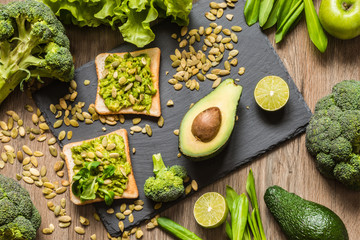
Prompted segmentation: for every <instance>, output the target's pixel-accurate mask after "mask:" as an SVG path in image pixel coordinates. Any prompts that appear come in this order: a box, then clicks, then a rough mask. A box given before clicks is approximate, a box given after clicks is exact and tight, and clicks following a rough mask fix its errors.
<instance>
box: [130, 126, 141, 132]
mask: <svg viewBox="0 0 360 240" xmlns="http://www.w3.org/2000/svg"><path fill="white" fill-rule="evenodd" d="M130 130H131V131H134V132H141V130H142V127H140V126H132V127H130Z"/></svg>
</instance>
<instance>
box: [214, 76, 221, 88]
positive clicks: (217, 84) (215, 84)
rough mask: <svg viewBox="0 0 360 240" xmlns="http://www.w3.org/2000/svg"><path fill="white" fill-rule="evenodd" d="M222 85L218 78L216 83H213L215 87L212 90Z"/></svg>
mask: <svg viewBox="0 0 360 240" xmlns="http://www.w3.org/2000/svg"><path fill="white" fill-rule="evenodd" d="M220 83H221V78H217V79H216V80H215V81H214V83H213V85H212V88H217V87H218V86H219V85H220Z"/></svg>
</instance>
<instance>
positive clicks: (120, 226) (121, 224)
mask: <svg viewBox="0 0 360 240" xmlns="http://www.w3.org/2000/svg"><path fill="white" fill-rule="evenodd" d="M118 225H119V229H120V231H121V232H123V231H124V228H125V225H124V222H123V221H119V224H118Z"/></svg>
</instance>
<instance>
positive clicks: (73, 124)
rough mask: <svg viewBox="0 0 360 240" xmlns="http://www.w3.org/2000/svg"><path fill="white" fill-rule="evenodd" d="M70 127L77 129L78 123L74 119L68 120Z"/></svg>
mask: <svg viewBox="0 0 360 240" xmlns="http://www.w3.org/2000/svg"><path fill="white" fill-rule="evenodd" d="M70 125H71V126H73V127H79V123H78V121H76V120H75V119H71V120H70Z"/></svg>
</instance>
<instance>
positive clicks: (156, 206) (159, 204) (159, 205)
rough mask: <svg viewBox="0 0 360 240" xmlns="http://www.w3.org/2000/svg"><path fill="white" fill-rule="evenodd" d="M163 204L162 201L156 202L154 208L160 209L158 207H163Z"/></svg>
mask: <svg viewBox="0 0 360 240" xmlns="http://www.w3.org/2000/svg"><path fill="white" fill-rule="evenodd" d="M161 206H162V203H161V202H159V203H156V204H155V206H154V209H155V210H158V209H160V208H161Z"/></svg>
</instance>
